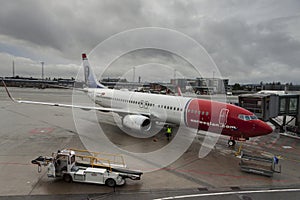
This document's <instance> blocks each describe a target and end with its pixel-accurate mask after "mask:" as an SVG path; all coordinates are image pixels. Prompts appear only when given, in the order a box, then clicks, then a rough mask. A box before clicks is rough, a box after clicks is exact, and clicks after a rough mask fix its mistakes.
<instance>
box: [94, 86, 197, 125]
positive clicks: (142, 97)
mask: <svg viewBox="0 0 300 200" xmlns="http://www.w3.org/2000/svg"><path fill="white" fill-rule="evenodd" d="M88 94H89V96H90V98H91V99H92V100H93V101H95V103H96V104H98V105H100V106H103V107H108V108H118V109H123V110H128V111H129V113H140V114H149V115H152V116H155V117H157V118H159V119H160V121H165V122H169V123H175V124H180V123H181V122H183V121H182V120H183V119H184V110H185V108H186V105H187V103H188V102H189V101H190V100H191V98H186V97H181V96H169V95H160V94H151V93H141V92H131V91H128V90H125V91H122V90H113V89H88Z"/></svg>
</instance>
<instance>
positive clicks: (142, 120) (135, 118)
mask: <svg viewBox="0 0 300 200" xmlns="http://www.w3.org/2000/svg"><path fill="white" fill-rule="evenodd" d="M123 125H124V126H126V127H127V128H131V129H134V130H136V131H148V130H150V128H151V120H150V119H149V118H148V117H145V116H143V115H126V116H125V117H124V118H123Z"/></svg>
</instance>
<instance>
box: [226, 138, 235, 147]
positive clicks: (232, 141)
mask: <svg viewBox="0 0 300 200" xmlns="http://www.w3.org/2000/svg"><path fill="white" fill-rule="evenodd" d="M235 144H236V142H235V140H232V139H230V140H228V146H229V147H234V146H235Z"/></svg>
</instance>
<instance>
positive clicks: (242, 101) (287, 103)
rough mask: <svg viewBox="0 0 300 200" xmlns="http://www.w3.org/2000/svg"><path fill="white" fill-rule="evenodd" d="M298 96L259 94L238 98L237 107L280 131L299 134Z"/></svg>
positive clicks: (279, 93)
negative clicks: (251, 113)
mask: <svg viewBox="0 0 300 200" xmlns="http://www.w3.org/2000/svg"><path fill="white" fill-rule="evenodd" d="M299 104H300V95H299V94H285V93H284V92H282V93H281V92H278V93H276V92H272V93H269V92H265V93H264V92H261V93H256V94H244V95H240V96H239V105H240V106H241V107H243V108H245V109H247V110H249V111H251V112H253V113H254V114H255V115H256V116H257V117H258V118H259V119H261V120H263V121H270V122H271V123H273V124H274V125H275V126H276V127H278V128H279V129H280V132H284V131H286V130H288V131H292V132H294V133H300V108H299V107H300V106H299Z"/></svg>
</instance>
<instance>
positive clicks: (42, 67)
mask: <svg viewBox="0 0 300 200" xmlns="http://www.w3.org/2000/svg"><path fill="white" fill-rule="evenodd" d="M44 63H45V62H44V61H42V62H41V64H42V80H44Z"/></svg>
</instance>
